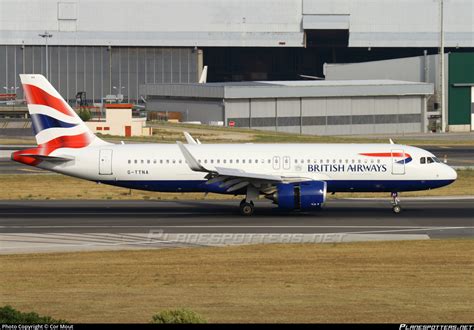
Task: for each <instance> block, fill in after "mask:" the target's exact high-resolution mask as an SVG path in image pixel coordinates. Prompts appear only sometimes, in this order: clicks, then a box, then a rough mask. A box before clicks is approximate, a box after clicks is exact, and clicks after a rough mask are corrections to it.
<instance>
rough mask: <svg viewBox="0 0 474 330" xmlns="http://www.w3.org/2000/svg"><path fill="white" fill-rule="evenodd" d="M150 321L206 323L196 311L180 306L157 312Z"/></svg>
mask: <svg viewBox="0 0 474 330" xmlns="http://www.w3.org/2000/svg"><path fill="white" fill-rule="evenodd" d="M151 323H159V324H165V323H173V324H175V323H207V321H206V320H205V319H204V318H203V317H202V316H201V315H199V314H197V313H196V312H193V311H191V310H189V309H184V308H182V309H175V310H165V311H162V312H159V313H158V314H155V315H153V318H152V320H151Z"/></svg>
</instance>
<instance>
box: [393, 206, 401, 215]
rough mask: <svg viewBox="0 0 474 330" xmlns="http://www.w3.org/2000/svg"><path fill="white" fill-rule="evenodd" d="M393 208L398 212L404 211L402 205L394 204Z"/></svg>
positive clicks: (394, 211)
mask: <svg viewBox="0 0 474 330" xmlns="http://www.w3.org/2000/svg"><path fill="white" fill-rule="evenodd" d="M392 210H393V213H395V214H398V213H400V212H402V207H401V206H400V205H394V206H393V207H392Z"/></svg>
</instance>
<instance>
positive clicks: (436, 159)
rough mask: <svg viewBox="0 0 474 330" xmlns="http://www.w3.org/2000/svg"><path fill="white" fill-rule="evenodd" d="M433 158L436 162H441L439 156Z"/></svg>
mask: <svg viewBox="0 0 474 330" xmlns="http://www.w3.org/2000/svg"><path fill="white" fill-rule="evenodd" d="M433 160H434V161H435V162H436V163H441V161H440V160H439V159H438V158H437V157H433Z"/></svg>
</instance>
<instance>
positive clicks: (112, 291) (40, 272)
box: [0, 240, 474, 323]
mask: <svg viewBox="0 0 474 330" xmlns="http://www.w3.org/2000/svg"><path fill="white" fill-rule="evenodd" d="M473 249H474V240H430V241H404V242H367V243H346V244H306V245H252V246H239V247H226V248H195V249H191V248H190V249H165V250H145V251H143V250H142V251H123V252H85V253H84V252H83V253H62V254H34V255H3V256H0V264H1V265H2V269H3V271H2V272H0V292H2V295H0V305H5V304H10V305H12V306H13V307H14V308H16V309H19V310H35V311H36V312H38V313H40V314H47V315H51V316H52V317H54V318H61V319H66V320H68V321H70V322H81V323H82V322H149V321H150V319H151V316H152V315H153V314H155V313H157V312H158V311H162V310H165V309H175V308H187V309H191V310H193V311H195V312H197V313H199V314H200V315H202V316H203V317H204V318H205V319H207V320H208V321H209V322H331V323H338V322H360V323H365V322H369V323H371V322H393V323H400V322H403V323H472V321H473V314H472V311H473V310H474V285H473V278H472V274H473V271H474V262H473V261H474V259H473V255H472V251H473Z"/></svg>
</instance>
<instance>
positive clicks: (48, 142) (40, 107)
mask: <svg viewBox="0 0 474 330" xmlns="http://www.w3.org/2000/svg"><path fill="white" fill-rule="evenodd" d="M20 79H21V83H22V85H23V90H24V92H25V97H26V101H27V104H28V111H29V113H30V116H31V121H32V125H33V131H34V133H35V138H36V142H37V144H38V147H37V148H34V149H29V150H23V151H21V152H17V153H15V154H14V155H13V157H14V160H18V161H21V162H22V163H27V164H29V165H36V164H38V163H39V162H40V161H41V159H40V158H43V159H44V158H45V157H46V156H50V155H51V153H53V152H54V151H55V150H56V149H60V148H84V147H87V146H89V145H105V144H108V143H107V142H104V141H102V140H101V139H99V138H98V137H97V136H95V135H94V134H93V133H92V132H91V131H90V130H89V128H88V127H87V125H86V124H85V123H84V122H83V121H82V120H81V118H80V117H79V116H78V115H77V114H76V112H75V111H74V110H73V109H72V108H71V107H70V106H69V104H68V103H67V102H66V101H64V99H63V98H62V97H61V95H60V94H59V93H58V92H57V91H56V89H55V88H54V87H53V86H52V85H51V84H50V83H49V81H48V80H47V79H46V78H45V77H44V76H43V75H40V74H21V75H20Z"/></svg>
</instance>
